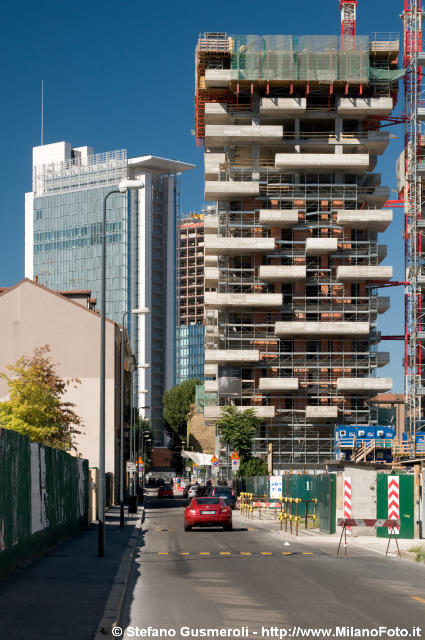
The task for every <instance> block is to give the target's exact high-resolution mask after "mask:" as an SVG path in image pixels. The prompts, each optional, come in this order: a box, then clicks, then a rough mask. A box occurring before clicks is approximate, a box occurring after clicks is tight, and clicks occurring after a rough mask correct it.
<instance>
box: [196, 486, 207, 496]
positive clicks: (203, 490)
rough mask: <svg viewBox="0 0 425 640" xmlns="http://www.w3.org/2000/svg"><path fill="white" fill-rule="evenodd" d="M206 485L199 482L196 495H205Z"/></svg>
mask: <svg viewBox="0 0 425 640" xmlns="http://www.w3.org/2000/svg"><path fill="white" fill-rule="evenodd" d="M207 489H208V487H206V486H205V485H204V484H200V485H199V487H198V491H197V492H196V495H197V496H205V495H207V494H206V491H207Z"/></svg>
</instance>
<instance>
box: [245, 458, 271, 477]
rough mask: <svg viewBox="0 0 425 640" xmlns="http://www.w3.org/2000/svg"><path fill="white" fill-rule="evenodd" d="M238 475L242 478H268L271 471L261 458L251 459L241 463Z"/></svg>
mask: <svg viewBox="0 0 425 640" xmlns="http://www.w3.org/2000/svg"><path fill="white" fill-rule="evenodd" d="M237 475H238V476H239V477H240V478H242V477H252V476H267V475H269V470H268V467H267V463H266V462H265V461H264V460H262V459H261V458H250V459H249V460H244V461H243V462H241V466H240V467H239V471H238V473H237Z"/></svg>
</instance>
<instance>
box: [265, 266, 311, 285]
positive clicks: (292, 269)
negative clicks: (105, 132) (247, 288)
mask: <svg viewBox="0 0 425 640" xmlns="http://www.w3.org/2000/svg"><path fill="white" fill-rule="evenodd" d="M305 277H306V268H305V265H302V266H292V265H279V264H267V265H261V266H260V268H259V270H258V278H259V280H262V281H264V282H296V281H299V280H305Z"/></svg>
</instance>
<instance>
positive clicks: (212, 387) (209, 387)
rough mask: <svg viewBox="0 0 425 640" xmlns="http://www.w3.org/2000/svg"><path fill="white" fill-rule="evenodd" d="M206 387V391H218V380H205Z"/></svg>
mask: <svg viewBox="0 0 425 640" xmlns="http://www.w3.org/2000/svg"><path fill="white" fill-rule="evenodd" d="M204 389H205V391H206V393H218V380H205V382H204Z"/></svg>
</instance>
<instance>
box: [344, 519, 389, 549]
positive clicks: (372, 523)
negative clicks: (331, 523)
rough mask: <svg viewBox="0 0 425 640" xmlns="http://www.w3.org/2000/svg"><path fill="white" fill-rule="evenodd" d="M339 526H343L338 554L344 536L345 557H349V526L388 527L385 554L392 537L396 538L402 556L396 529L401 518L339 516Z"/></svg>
mask: <svg viewBox="0 0 425 640" xmlns="http://www.w3.org/2000/svg"><path fill="white" fill-rule="evenodd" d="M337 525H338V527H342V531H341V537H340V539H339V545H338V550H337V552H336V555H337V556H338V555H339V550H340V548H341V542H342V538H343V537H344V557H345V558H346V557H347V546H348V545H347V529H348V527H350V528H351V527H374V528H375V529H376V528H378V527H388V530H389V531H388V534H389V535H388V544H387V550H386V552H385V555H386V556H387V555H388V549H389V547H390V542H391V537H392V538H393V539H394V540H395V543H396V546H397V553H398V556H399V557H400V548H399V546H398V541H397V536H396V529H399V528H400V520H392V519H383V518H338V522H337Z"/></svg>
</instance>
